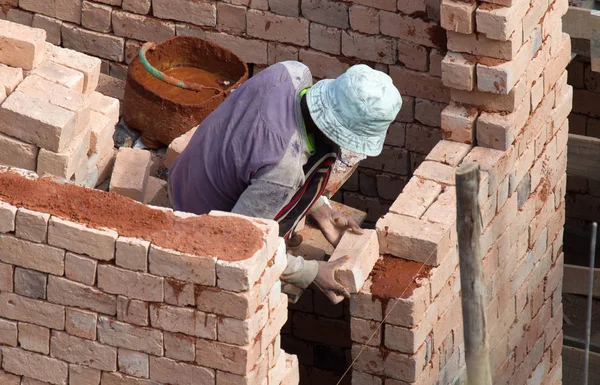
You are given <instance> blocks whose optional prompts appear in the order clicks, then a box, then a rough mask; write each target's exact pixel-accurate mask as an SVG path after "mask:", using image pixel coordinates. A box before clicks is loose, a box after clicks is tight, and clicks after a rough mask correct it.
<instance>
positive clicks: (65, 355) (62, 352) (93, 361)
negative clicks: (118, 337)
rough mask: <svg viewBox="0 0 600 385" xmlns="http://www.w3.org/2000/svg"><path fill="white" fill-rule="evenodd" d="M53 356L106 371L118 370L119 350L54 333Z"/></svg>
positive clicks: (52, 339) (51, 344)
mask: <svg viewBox="0 0 600 385" xmlns="http://www.w3.org/2000/svg"><path fill="white" fill-rule="evenodd" d="M50 349H51V351H52V356H53V357H56V358H58V359H60V360H63V361H66V362H69V363H72V364H77V365H84V366H89V367H92V368H94V369H99V370H105V371H109V372H110V371H116V370H117V349H116V348H113V347H110V346H106V345H102V344H100V343H98V342H95V341H89V340H84V339H81V338H77V337H73V336H69V335H68V334H66V333H63V332H55V331H53V332H52V337H51V339H50Z"/></svg>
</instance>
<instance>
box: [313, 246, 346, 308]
mask: <svg viewBox="0 0 600 385" xmlns="http://www.w3.org/2000/svg"><path fill="white" fill-rule="evenodd" d="M347 260H348V258H347V257H346V258H340V259H337V260H335V261H333V262H323V261H319V272H318V273H317V276H316V277H315V280H314V281H313V283H314V284H315V286H316V287H318V288H319V290H321V291H322V292H323V294H325V296H326V297H327V298H329V300H330V301H331V302H332V303H333V304H334V305H335V304H338V303H340V302H342V301H343V300H344V297H345V298H350V293H349V292H348V290H346V288H345V287H344V286H343V285H342V284H340V283H339V282H338V281H337V280H336V279H335V271H336V270H337V269H339V268H340V267H342V266H343V265H344V264H345V263H346V261H347Z"/></svg>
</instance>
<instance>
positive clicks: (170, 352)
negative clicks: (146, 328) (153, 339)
mask: <svg viewBox="0 0 600 385" xmlns="http://www.w3.org/2000/svg"><path fill="white" fill-rule="evenodd" d="M163 338H164V345H165V356H166V357H168V358H172V359H174V360H178V361H191V362H193V361H195V359H196V342H195V341H196V340H195V339H194V338H192V337H189V336H186V335H183V334H176V333H167V332H165V333H164V336H163Z"/></svg>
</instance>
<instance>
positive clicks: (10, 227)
mask: <svg viewBox="0 0 600 385" xmlns="http://www.w3.org/2000/svg"><path fill="white" fill-rule="evenodd" d="M16 214H17V208H16V207H15V206H13V205H10V204H8V203H4V202H0V220H1V222H0V232H2V233H11V232H13V231H15V217H16ZM0 259H1V258H0Z"/></svg>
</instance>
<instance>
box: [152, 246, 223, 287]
mask: <svg viewBox="0 0 600 385" xmlns="http://www.w3.org/2000/svg"><path fill="white" fill-rule="evenodd" d="M148 258H149V263H150V273H152V274H154V275H158V276H162V277H170V278H175V279H179V280H182V281H188V282H192V283H197V284H199V285H208V286H214V285H215V284H216V273H215V266H216V264H215V258H210V257H201V256H192V255H188V254H184V253H179V252H177V251H173V250H167V249H163V248H160V247H158V246H154V245H152V246H151V247H150V251H149V254H148ZM191 266H193V267H194V268H192V269H190V267H191Z"/></svg>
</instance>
